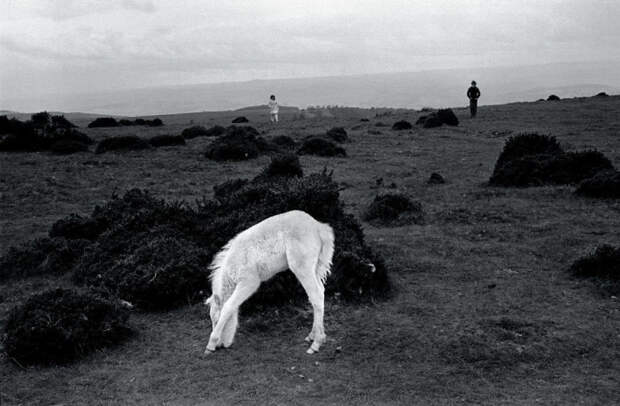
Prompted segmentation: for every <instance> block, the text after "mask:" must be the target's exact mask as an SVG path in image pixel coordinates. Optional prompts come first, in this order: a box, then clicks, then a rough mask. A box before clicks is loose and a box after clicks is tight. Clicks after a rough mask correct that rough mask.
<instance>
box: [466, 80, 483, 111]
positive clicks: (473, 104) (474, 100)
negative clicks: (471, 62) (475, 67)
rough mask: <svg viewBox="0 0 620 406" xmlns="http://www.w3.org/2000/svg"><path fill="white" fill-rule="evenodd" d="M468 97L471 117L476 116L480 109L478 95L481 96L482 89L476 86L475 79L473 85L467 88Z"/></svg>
mask: <svg viewBox="0 0 620 406" xmlns="http://www.w3.org/2000/svg"><path fill="white" fill-rule="evenodd" d="M467 97H469V113H470V114H471V118H474V117H476V112H477V110H478V97H480V89H478V88H477V87H476V81H475V80H472V82H471V86H470V87H469V89H467Z"/></svg>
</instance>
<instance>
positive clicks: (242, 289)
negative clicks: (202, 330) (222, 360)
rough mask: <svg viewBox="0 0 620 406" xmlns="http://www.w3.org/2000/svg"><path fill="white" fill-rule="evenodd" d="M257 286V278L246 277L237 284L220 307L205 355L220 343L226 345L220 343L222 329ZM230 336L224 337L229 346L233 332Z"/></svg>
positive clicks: (258, 282) (258, 280) (258, 283)
mask: <svg viewBox="0 0 620 406" xmlns="http://www.w3.org/2000/svg"><path fill="white" fill-rule="evenodd" d="M259 286H260V279H259V278H258V276H255V277H247V278H245V279H242V280H241V281H240V282H239V283H238V284H237V286H236V287H235V290H234V292H233V293H232V295H231V296H230V298H228V300H227V301H226V303H224V306H223V307H222V312H221V314H220V319H219V320H218V321H217V325H216V326H215V327H214V328H213V331H212V332H211V336H210V337H209V343H208V344H207V348H206V350H205V354H208V353H209V352H213V351H215V349H216V348H217V347H218V346H219V345H220V343H221V344H226V343H224V342H222V338H223V336H222V332H223V331H224V327H226V325H227V324H228V323H229V322H230V321H231V320H230V318H231V317H233V315H236V314H237V312H238V311H239V306H241V304H242V303H243V302H245V301H246V299H247V298H249V297H250V296H252V294H253V293H254V292H256V290H257V289H258V287H259ZM235 320H236V318H235ZM235 325H236V323H235ZM232 334H233V336H232V337H226V338H228V339H229V340H227V341H228V342H229V345H230V344H232V339H233V338H234V331H232Z"/></svg>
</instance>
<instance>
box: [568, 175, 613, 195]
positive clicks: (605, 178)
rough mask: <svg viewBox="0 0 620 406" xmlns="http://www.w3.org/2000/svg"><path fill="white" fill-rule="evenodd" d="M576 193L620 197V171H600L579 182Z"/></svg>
mask: <svg viewBox="0 0 620 406" xmlns="http://www.w3.org/2000/svg"><path fill="white" fill-rule="evenodd" d="M575 193H576V194H578V195H580V196H586V197H598V198H609V199H620V172H618V171H616V170H606V171H600V172H599V173H597V174H596V175H594V176H593V177H591V178H588V179H585V180H584V181H582V182H581V183H580V184H579V187H578V188H577V190H576V191H575Z"/></svg>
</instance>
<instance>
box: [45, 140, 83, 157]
mask: <svg viewBox="0 0 620 406" xmlns="http://www.w3.org/2000/svg"><path fill="white" fill-rule="evenodd" d="M50 151H51V152H52V153H54V154H59V155H68V154H74V153H76V152H85V151H88V145H86V144H84V143H82V142H79V141H74V140H67V139H60V140H58V141H56V142H54V143H53V144H52V146H51V147H50Z"/></svg>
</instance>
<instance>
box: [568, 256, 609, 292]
mask: <svg viewBox="0 0 620 406" xmlns="http://www.w3.org/2000/svg"><path fill="white" fill-rule="evenodd" d="M569 272H570V273H571V274H572V275H574V276H576V277H578V278H585V279H590V280H592V281H594V282H595V283H596V284H597V285H599V286H600V287H602V288H603V289H605V290H606V291H608V292H610V293H611V294H613V295H617V294H618V293H620V247H613V246H611V245H601V246H600V247H597V248H596V250H595V251H594V252H592V253H591V254H589V255H586V256H584V257H582V258H579V259H578V260H576V261H575V262H573V264H572V265H571V266H570V268H569Z"/></svg>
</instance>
